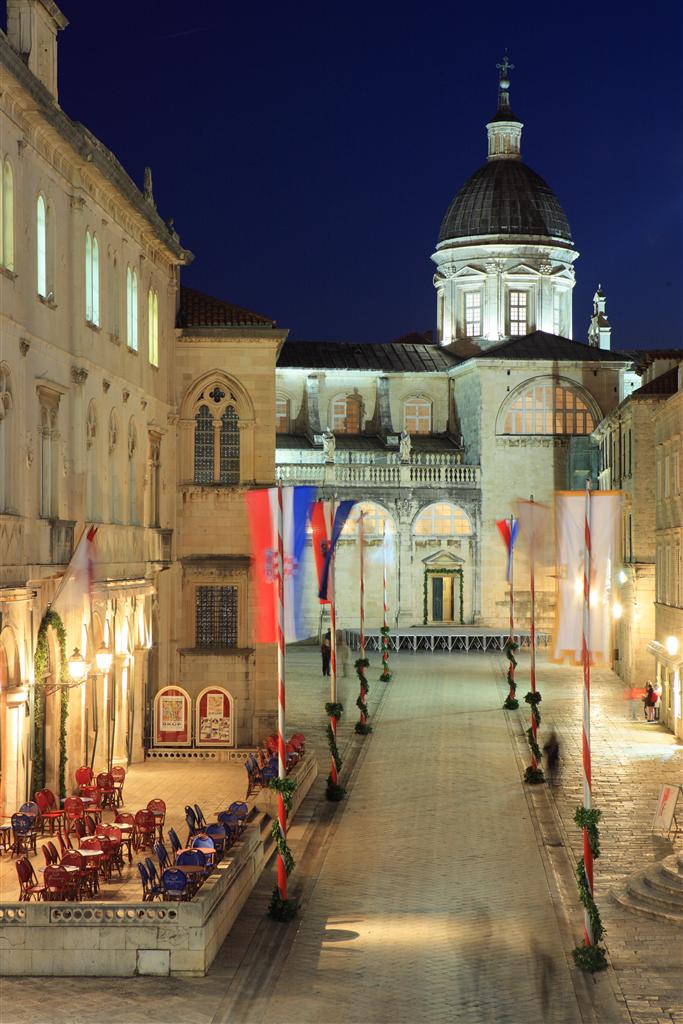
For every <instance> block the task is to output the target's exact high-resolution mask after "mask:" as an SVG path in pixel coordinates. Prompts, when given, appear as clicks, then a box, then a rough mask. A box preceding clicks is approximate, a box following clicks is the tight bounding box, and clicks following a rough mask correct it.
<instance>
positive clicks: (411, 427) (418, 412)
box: [403, 398, 432, 434]
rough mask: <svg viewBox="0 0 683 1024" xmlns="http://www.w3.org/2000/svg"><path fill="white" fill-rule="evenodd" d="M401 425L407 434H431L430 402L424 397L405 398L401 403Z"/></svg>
mask: <svg viewBox="0 0 683 1024" xmlns="http://www.w3.org/2000/svg"><path fill="white" fill-rule="evenodd" d="M403 426H404V428H405V430H407V431H408V433H409V434H431V432H432V403H431V402H429V401H428V400H427V399H426V398H407V399H406V400H405V402H404V403H403Z"/></svg>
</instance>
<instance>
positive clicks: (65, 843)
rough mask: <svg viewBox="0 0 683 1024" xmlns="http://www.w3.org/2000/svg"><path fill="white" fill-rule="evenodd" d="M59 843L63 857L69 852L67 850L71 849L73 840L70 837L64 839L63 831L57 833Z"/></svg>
mask: <svg viewBox="0 0 683 1024" xmlns="http://www.w3.org/2000/svg"><path fill="white" fill-rule="evenodd" d="M57 842H58V843H59V849H60V851H61V855H62V857H63V856H64V854H65V853H66V852H67V850H70V849H71V840H70V839H69V837H68V835H67V836H66V838H64V836H63V835H62V833H61V831H58V832H57Z"/></svg>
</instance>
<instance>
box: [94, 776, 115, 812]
mask: <svg viewBox="0 0 683 1024" xmlns="http://www.w3.org/2000/svg"><path fill="white" fill-rule="evenodd" d="M97 788H98V789H99V791H100V795H101V806H102V807H103V808H104V807H111V809H112V811H115V810H116V807H115V804H114V780H113V779H112V777H111V775H110V773H109V772H100V774H99V775H98V776H97Z"/></svg>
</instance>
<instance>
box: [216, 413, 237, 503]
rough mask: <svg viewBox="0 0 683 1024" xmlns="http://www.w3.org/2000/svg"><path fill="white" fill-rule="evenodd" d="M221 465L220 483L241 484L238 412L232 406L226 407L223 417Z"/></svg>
mask: <svg viewBox="0 0 683 1024" xmlns="http://www.w3.org/2000/svg"><path fill="white" fill-rule="evenodd" d="M220 444H221V453H220V454H221V464H220V482H221V483H222V484H238V483H239V482H240V431H239V419H238V417H237V412H236V411H235V409H234V408H233V406H232V405H228V406H226V409H225V412H224V413H223V415H222V416H221V439H220Z"/></svg>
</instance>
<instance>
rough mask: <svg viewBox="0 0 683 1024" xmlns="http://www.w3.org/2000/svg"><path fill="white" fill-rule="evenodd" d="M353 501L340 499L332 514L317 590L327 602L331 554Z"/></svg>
mask: <svg viewBox="0 0 683 1024" xmlns="http://www.w3.org/2000/svg"><path fill="white" fill-rule="evenodd" d="M355 504H356V503H355V501H353V500H348V501H340V502H339V505H338V506H337V511H336V512H335V514H334V523H333V524H332V534H331V537H330V539H329V541H328V542H327V550H326V551H325V560H324V562H323V567H322V572H321V574H320V581H319V582H320V589H319V590H318V597H319V598H320V600H321V601H323V602H325V601H327V602H329V600H330V595H329V593H328V589H329V583H330V563H331V561H332V555H333V554H334V549H335V547H336V546H337V541H338V540H339V537H340V535H341V532H342V530H343V529H344V524H345V523H346V520H347V519H348V518H349V515H350V514H351V509H352V508H353V506H354V505H355Z"/></svg>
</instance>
